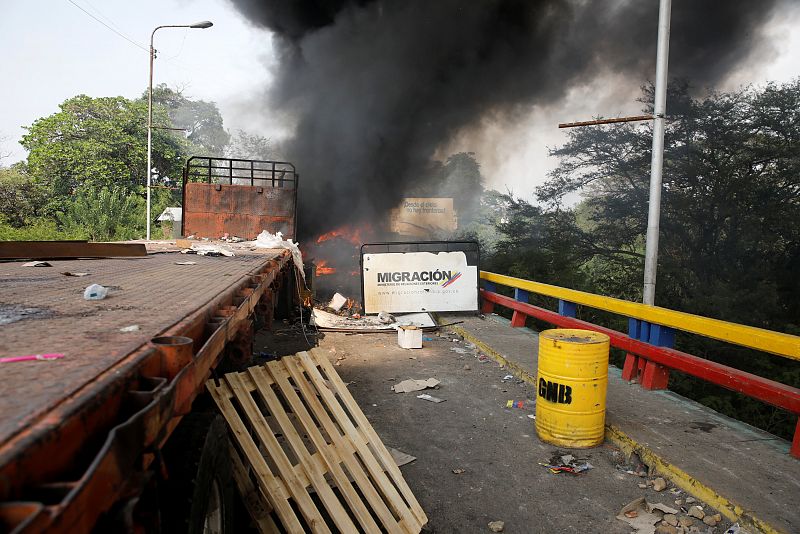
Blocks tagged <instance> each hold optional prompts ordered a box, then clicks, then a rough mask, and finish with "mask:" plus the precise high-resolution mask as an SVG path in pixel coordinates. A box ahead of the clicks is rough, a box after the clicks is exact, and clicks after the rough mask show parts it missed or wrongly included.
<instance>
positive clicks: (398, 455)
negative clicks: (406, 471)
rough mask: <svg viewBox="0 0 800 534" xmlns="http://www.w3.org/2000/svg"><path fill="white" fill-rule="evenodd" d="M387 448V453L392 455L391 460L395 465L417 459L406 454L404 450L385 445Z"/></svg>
mask: <svg viewBox="0 0 800 534" xmlns="http://www.w3.org/2000/svg"><path fill="white" fill-rule="evenodd" d="M386 448H387V449H388V450H389V454H391V455H392V460H394V463H395V465H397V467H401V466H403V465H406V464H410V463H411V462H413V461H414V460H416V459H417V457H416V456H411V455H410V454H406V453H405V452H403V451H401V450H398V449H395V448H394V447H386Z"/></svg>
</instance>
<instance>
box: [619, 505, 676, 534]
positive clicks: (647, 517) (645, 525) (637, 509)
mask: <svg viewBox="0 0 800 534" xmlns="http://www.w3.org/2000/svg"><path fill="white" fill-rule="evenodd" d="M667 514H672V515H677V514H678V510H675V509H674V508H670V507H669V506H667V505H664V504H660V503H652V504H651V503H649V502H647V499H645V498H644V497H639V498H638V499H636V500H635V501H632V502H630V503H628V504H626V505H625V506H623V507H622V509H621V510H620V511H619V514H617V519H619V520H620V521H624V522H625V523H627V524H628V525H630V526H631V528H633V529H634V532H636V533H637V534H654V533H655V532H656V526H655V525H656V523H658V522H659V521H661V520H662V519H663V518H664V517H665V515H667ZM662 526H664V527H666V526H671V525H667V524H664V525H660V526H659V528H661V527H662ZM672 528H673V529H674V528H675V527H672ZM659 532H665V530H664V529H662V530H660V531H659ZM676 532H677V530H676Z"/></svg>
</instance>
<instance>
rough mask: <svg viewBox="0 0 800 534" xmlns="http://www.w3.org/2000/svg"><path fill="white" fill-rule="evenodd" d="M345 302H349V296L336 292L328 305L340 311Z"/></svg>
mask: <svg viewBox="0 0 800 534" xmlns="http://www.w3.org/2000/svg"><path fill="white" fill-rule="evenodd" d="M345 304H347V298H346V297H345V296H344V295H342V294H341V293H336V294H335V295H333V298H332V299H331V301H330V302H329V303H328V307H329V308H330V309H332V310H333V311H335V312H338V311H339V310H341V309H342V306H344V305H345Z"/></svg>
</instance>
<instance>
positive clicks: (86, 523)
mask: <svg viewBox="0 0 800 534" xmlns="http://www.w3.org/2000/svg"><path fill="white" fill-rule="evenodd" d="M256 265H257V267H255V268H254V269H251V270H250V271H249V272H247V274H246V275H245V276H243V277H241V278H239V279H238V280H232V282H231V284H230V285H229V286H228V287H227V289H225V290H224V291H221V292H219V293H217V294H216V295H213V296H212V297H211V298H210V299H209V300H208V301H207V302H206V304H205V305H203V306H202V307H200V308H198V309H195V310H193V311H192V312H191V313H190V314H189V315H187V316H186V317H185V318H184V319H183V320H181V321H179V322H178V323H176V324H173V325H171V326H170V325H165V328H164V329H163V331H161V332H160V335H159V336H158V337H157V338H154V339H153V340H152V341H151V342H150V343H147V344H145V345H142V346H140V347H139V348H138V349H137V350H135V351H133V352H131V353H129V354H128V355H127V356H125V357H124V358H122V359H120V360H119V361H118V362H117V363H116V364H114V365H113V366H111V367H110V368H109V369H107V370H106V371H104V372H103V373H102V374H100V375H98V376H97V377H96V379H94V380H93V381H91V382H90V383H87V384H85V385H83V386H82V387H81V389H80V390H78V391H77V392H75V393H74V394H73V395H71V396H69V397H67V398H64V399H63V400H62V401H61V402H60V403H59V404H58V405H57V406H55V408H53V409H51V410H49V411H47V412H46V413H44V414H42V415H41V416H39V417H37V419H36V420H35V421H34V422H33V423H32V424H30V425H29V426H28V427H27V428H25V429H24V430H23V431H21V432H18V433H16V434H15V435H14V436H13V437H12V438H11V439H9V440H8V441H6V442H5V443H4V444H3V445H2V447H0V530H3V531H10V532H15V533H16V532H41V531H49V532H71V533H79V532H89V531H91V530H92V529H93V528H95V525H96V524H97V522H98V520H100V519H101V518H103V517H105V518H107V517H108V516H109V515H111V514H109V513H108V512H109V511H112V512H113V515H114V516H115V518H116V519H115V520H116V521H117V522H122V523H123V524H124V523H127V524H128V525H132V524H133V523H134V519H133V514H134V510H135V509H136V505H137V502H138V499H139V496H140V495H141V494H142V493H143V490H144V488H145V487H146V486H147V485H148V484H150V483H151V482H152V481H151V479H152V475H153V473H156V472H158V473H161V474H162V475H165V476H168V473H166V472H165V471H166V469H165V466H164V464H163V462H162V460H161V454H160V448H161V446H162V445H163V444H164V443H165V442H166V441H167V438H168V437H169V436H170V434H171V433H172V431H173V430H174V429H175V427H176V426H177V424H178V423H179V422H180V420H181V418H182V417H183V416H184V415H185V414H187V413H188V412H189V411H190V409H191V407H192V403H193V401H194V399H195V397H196V396H197V395H198V393H199V392H200V391H201V389H202V387H203V384H204V382H205V380H206V379H207V378H209V377H210V376H211V374H212V373H213V370H214V368H215V367H216V366H217V365H218V363H219V362H220V360H221V358H222V357H223V353H224V352H225V349H226V346H228V347H230V345H231V344H233V345H235V344H236V343H237V342H239V341H241V339H242V336H244V337H245V339H246V338H247V335H248V333H249V331H250V329H251V318H252V317H253V314H254V313H261V314H265V315H266V316H267V318H268V319H269V318H271V312H272V309H273V308H274V304H275V300H276V295H277V288H278V287H279V285H280V284H281V283H282V281H283V280H284V279H286V278H287V276H288V270H289V269H290V268H291V265H292V264H291V258H290V256H289V254H288V253H286V252H285V251H283V252H278V253H276V254H275V255H274V256H272V259H267V258H266V257H265V258H264V260H263V261H261V262H258V263H256Z"/></svg>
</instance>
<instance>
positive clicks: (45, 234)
mask: <svg viewBox="0 0 800 534" xmlns="http://www.w3.org/2000/svg"><path fill="white" fill-rule="evenodd" d="M82 238H83V234H82V233H77V234H76V233H72V232H68V231H64V230H61V229H59V228H58V226H57V225H56V222H55V221H53V220H48V219H34V220H32V221H29V222H28V223H27V224H26V225H25V226H22V227H19V228H17V227H15V226H12V225H10V224H8V223H7V222H6V220H5V219H4V217H3V216H2V215H0V241H53V240H69V239H82Z"/></svg>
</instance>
